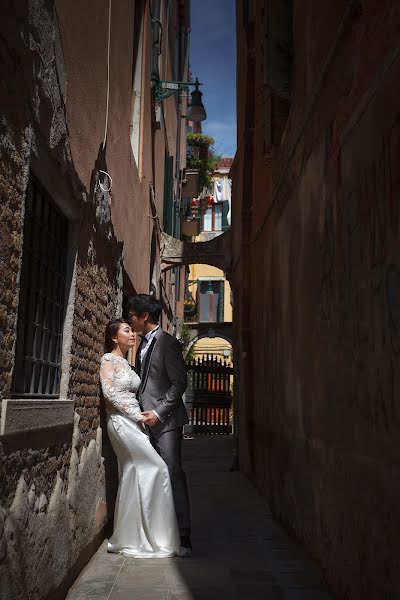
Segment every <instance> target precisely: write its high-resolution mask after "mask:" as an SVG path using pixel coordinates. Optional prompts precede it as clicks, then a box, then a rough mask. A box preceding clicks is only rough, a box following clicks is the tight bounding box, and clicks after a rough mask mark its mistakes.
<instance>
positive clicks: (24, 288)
mask: <svg viewBox="0 0 400 600" xmlns="http://www.w3.org/2000/svg"><path fill="white" fill-rule="evenodd" d="M67 235H68V221H67V219H66V217H65V216H64V215H63V214H62V213H61V211H60V210H59V209H58V207H57V206H56V205H55V204H54V202H53V200H52V198H51V197H50V196H49V194H48V193H47V192H46V190H45V189H44V188H43V187H42V186H41V184H40V183H39V182H38V181H37V179H36V178H34V177H33V176H31V177H30V181H29V184H28V188H27V193H26V203H25V221H24V246H23V256H22V270H21V285H20V299H19V310H18V327H17V345H16V357H15V370H14V382H13V396H14V397H16V396H18V397H21V396H23V397H35V396H39V397H48V398H54V397H58V395H59V390H60V375H61V344H62V331H63V323H64V303H65V282H66V257H67Z"/></svg>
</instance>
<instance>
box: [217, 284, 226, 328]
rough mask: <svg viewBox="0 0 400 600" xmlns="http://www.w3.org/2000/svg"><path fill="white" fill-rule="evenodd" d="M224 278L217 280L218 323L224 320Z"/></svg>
mask: <svg viewBox="0 0 400 600" xmlns="http://www.w3.org/2000/svg"><path fill="white" fill-rule="evenodd" d="M224 292H225V280H223V279H221V281H220V282H219V302H218V317H217V320H218V323H223V322H224V316H225V315H224V308H225V297H224V296H225V294H224Z"/></svg>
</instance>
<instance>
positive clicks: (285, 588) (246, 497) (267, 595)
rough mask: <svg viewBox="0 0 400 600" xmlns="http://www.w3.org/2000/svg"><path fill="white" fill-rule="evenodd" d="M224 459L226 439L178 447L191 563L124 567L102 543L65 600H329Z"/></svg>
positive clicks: (229, 447) (228, 455)
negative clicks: (189, 521) (189, 524)
mask: <svg viewBox="0 0 400 600" xmlns="http://www.w3.org/2000/svg"><path fill="white" fill-rule="evenodd" d="M232 451H233V441H232V438H230V437H223V436H208V437H207V436H204V437H198V438H194V439H187V440H185V443H184V463H185V469H186V473H187V476H188V482H189V488H190V498H191V506H192V529H193V535H192V541H193V556H192V557H191V558H186V559H178V558H174V559H158V560H154V559H153V560H139V559H128V558H123V557H122V556H119V555H115V554H107V552H106V542H104V543H103V544H102V546H101V547H100V549H99V550H98V551H97V553H96V554H95V555H94V557H93V558H92V560H91V561H90V563H89V564H88V565H87V566H86V568H85V569H84V570H83V571H82V573H81V574H80V576H79V577H78V579H77V580H76V582H75V583H74V585H73V586H72V588H71V589H70V591H69V594H68V596H67V600H91V599H96V600H225V599H226V600H228V599H229V600H239V599H240V600H241V599H245V600H286V599H288V600H329V596H328V594H327V593H326V592H324V591H323V590H324V586H323V583H322V581H321V577H320V576H319V575H318V572H317V571H316V570H315V568H314V567H313V566H312V565H311V564H310V563H309V562H308V561H307V559H306V558H305V557H304V553H303V552H302V550H301V548H299V546H298V545H296V544H295V543H294V542H293V541H292V540H291V539H290V538H289V537H288V535H287V534H286V533H285V532H284V531H283V530H282V528H281V527H280V526H279V525H278V524H277V523H276V522H275V521H274V520H273V518H272V516H271V513H270V512H269V510H268V507H267V505H266V503H265V500H264V499H263V498H262V497H260V495H259V494H258V493H257V492H256V490H255V489H254V488H253V487H252V485H251V484H250V483H249V482H248V481H247V480H246V479H245V478H244V477H243V476H242V475H241V474H240V473H238V472H230V470H229V469H230V467H231V465H232V456H233V455H232Z"/></svg>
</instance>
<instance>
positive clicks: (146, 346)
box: [140, 325, 160, 365]
mask: <svg viewBox="0 0 400 600" xmlns="http://www.w3.org/2000/svg"><path fill="white" fill-rule="evenodd" d="M157 329H160V326H159V325H157V327H154V329H152V330H151V331H149V332H148V333H146V335H145V336H144V338H143V339H144V340H146V344H144V343H143V345H142V348H141V349H140V364H141V365H142V364H143V361H144V357H145V356H146V354H147V351H148V349H149V348H150V344H151V342H152V341H153V337H154V334H155V332H156V331H157Z"/></svg>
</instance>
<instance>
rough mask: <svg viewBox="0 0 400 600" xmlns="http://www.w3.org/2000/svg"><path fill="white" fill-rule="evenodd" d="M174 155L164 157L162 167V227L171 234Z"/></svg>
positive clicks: (172, 222)
mask: <svg viewBox="0 0 400 600" xmlns="http://www.w3.org/2000/svg"><path fill="white" fill-rule="evenodd" d="M173 169H174V157H173V156H166V157H165V168H164V216H163V228H164V231H165V233H168V234H169V235H173V224H174V210H175V209H174V177H173Z"/></svg>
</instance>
